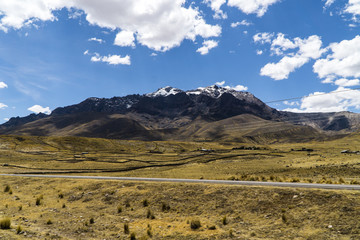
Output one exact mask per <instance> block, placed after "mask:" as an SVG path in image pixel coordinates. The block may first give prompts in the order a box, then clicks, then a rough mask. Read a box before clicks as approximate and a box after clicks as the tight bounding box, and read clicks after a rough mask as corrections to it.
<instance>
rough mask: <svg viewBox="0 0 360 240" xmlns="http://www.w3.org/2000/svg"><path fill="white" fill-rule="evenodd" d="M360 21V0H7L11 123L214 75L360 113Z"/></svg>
mask: <svg viewBox="0 0 360 240" xmlns="http://www.w3.org/2000/svg"><path fill="white" fill-rule="evenodd" d="M359 30H360V0H200V1H186V0H102V1H97V0H11V1H5V0H2V1H1V0H0V123H3V122H5V121H7V120H8V119H9V118H11V117H16V116H26V115H28V114H31V113H39V112H42V113H46V114H50V113H51V111H52V110H54V109H55V108H57V107H62V106H67V105H72V104H77V103H79V102H81V101H83V100H85V99H86V98H89V97H100V98H110V97H113V96H125V95H128V94H145V93H150V92H154V91H156V90H157V89H158V88H160V87H165V86H172V87H176V88H180V89H182V90H190V89H196V88H198V87H206V86H210V85H213V84H217V85H219V86H223V87H229V88H234V89H236V90H239V91H249V92H251V93H253V94H254V95H255V96H256V97H258V98H259V99H261V100H262V101H264V102H271V103H269V105H270V106H271V107H274V108H276V109H279V110H286V111H293V112H334V111H352V112H360V90H359V89H360V32H359ZM351 89H352V90H351ZM294 98H295V99H294ZM285 99H290V100H285ZM275 100H283V101H277V102H273V101H275Z"/></svg>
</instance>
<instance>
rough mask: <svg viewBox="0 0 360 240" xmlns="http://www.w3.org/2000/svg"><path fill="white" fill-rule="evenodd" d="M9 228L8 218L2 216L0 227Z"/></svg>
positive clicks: (9, 221)
mask: <svg viewBox="0 0 360 240" xmlns="http://www.w3.org/2000/svg"><path fill="white" fill-rule="evenodd" d="M10 228H11V220H10V218H4V219H2V220H1V221H0V229H10Z"/></svg>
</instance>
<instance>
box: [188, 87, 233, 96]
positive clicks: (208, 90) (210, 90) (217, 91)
mask: <svg viewBox="0 0 360 240" xmlns="http://www.w3.org/2000/svg"><path fill="white" fill-rule="evenodd" d="M233 92H236V91H235V90H232V89H229V88H225V87H219V86H217V85H211V86H209V87H199V88H198V89H196V90H190V91H187V92H186V94H188V95H189V94H194V95H200V94H204V95H207V96H209V97H213V98H219V97H221V95H223V94H224V93H230V94H232V93H233Z"/></svg>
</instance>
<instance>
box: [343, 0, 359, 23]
mask: <svg viewBox="0 0 360 240" xmlns="http://www.w3.org/2000/svg"><path fill="white" fill-rule="evenodd" d="M344 12H345V13H350V14H352V15H354V18H355V19H356V16H357V15H360V1H359V0H349V2H348V4H347V5H346V7H345V10H344Z"/></svg>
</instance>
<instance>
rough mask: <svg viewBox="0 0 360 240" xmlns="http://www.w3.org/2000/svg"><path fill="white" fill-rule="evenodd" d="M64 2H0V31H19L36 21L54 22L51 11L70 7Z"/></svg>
mask: <svg viewBox="0 0 360 240" xmlns="http://www.w3.org/2000/svg"><path fill="white" fill-rule="evenodd" d="M70 2H71V1H65V0H35V1H34V0H11V1H0V17H1V20H0V29H2V30H3V31H8V29H9V28H14V29H19V28H22V27H23V26H25V25H33V23H34V22H36V21H40V20H41V21H54V20H56V17H55V16H54V15H53V14H52V12H53V11H55V10H59V9H62V8H64V7H67V6H70V5H69V3H70Z"/></svg>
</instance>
